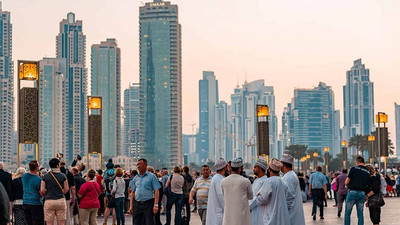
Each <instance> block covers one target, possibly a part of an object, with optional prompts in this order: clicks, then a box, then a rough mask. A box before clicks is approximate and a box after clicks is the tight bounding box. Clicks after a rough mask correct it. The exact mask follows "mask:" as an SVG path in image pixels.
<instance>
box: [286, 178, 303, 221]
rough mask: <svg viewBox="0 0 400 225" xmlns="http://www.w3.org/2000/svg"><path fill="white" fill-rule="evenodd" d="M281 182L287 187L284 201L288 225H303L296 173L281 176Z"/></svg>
mask: <svg viewBox="0 0 400 225" xmlns="http://www.w3.org/2000/svg"><path fill="white" fill-rule="evenodd" d="M282 180H283V182H284V183H285V185H286V187H287V195H286V200H287V204H288V211H289V216H290V224H291V225H305V224H306V223H305V219H304V211H303V203H302V197H301V190H300V184H299V178H298V177H297V176H296V173H295V172H294V171H293V170H291V171H289V172H287V173H285V175H283V177H282Z"/></svg>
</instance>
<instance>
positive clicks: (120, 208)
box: [115, 197, 125, 225]
mask: <svg viewBox="0 0 400 225" xmlns="http://www.w3.org/2000/svg"><path fill="white" fill-rule="evenodd" d="M124 204H125V197H121V198H116V199H115V213H116V214H117V224H118V225H121V224H122V225H125V215H124Z"/></svg>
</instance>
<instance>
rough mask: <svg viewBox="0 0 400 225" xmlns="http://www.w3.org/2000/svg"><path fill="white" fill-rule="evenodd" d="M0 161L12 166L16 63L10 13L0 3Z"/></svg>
mask: <svg viewBox="0 0 400 225" xmlns="http://www.w3.org/2000/svg"><path fill="white" fill-rule="evenodd" d="M0 25H1V26H0V102H1V104H0V124H1V125H0V160H1V161H3V162H4V163H6V164H7V165H10V163H11V156H12V152H13V146H14V142H13V140H14V135H13V133H14V62H13V60H12V24H11V19H10V12H6V11H3V9H2V6H1V2H0Z"/></svg>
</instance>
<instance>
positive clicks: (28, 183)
mask: <svg viewBox="0 0 400 225" xmlns="http://www.w3.org/2000/svg"><path fill="white" fill-rule="evenodd" d="M41 182H42V179H41V178H40V177H39V176H38V175H32V174H30V173H25V174H24V175H23V176H22V186H23V187H24V195H23V203H24V204H29V205H43V203H42V197H41V196H40V194H39V192H40V183H41Z"/></svg>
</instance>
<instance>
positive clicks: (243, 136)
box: [229, 80, 278, 164]
mask: <svg viewBox="0 0 400 225" xmlns="http://www.w3.org/2000/svg"><path fill="white" fill-rule="evenodd" d="M231 102H232V106H231V110H232V111H231V114H230V117H232V118H231V125H230V128H229V129H230V131H231V134H230V135H231V137H232V138H231V141H232V143H231V144H230V145H231V146H232V147H231V148H232V157H233V158H236V157H242V158H243V159H244V161H245V162H246V163H251V164H252V163H254V162H255V161H256V159H257V151H256V150H257V149H256V146H257V143H256V121H257V120H256V106H257V104H263V105H268V107H269V116H268V121H269V140H270V156H271V157H278V148H277V118H276V115H275V95H274V88H273V87H272V86H265V85H264V80H256V81H253V82H250V83H247V82H245V84H243V87H242V88H239V87H237V88H236V89H235V91H234V94H232V95H231Z"/></svg>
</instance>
